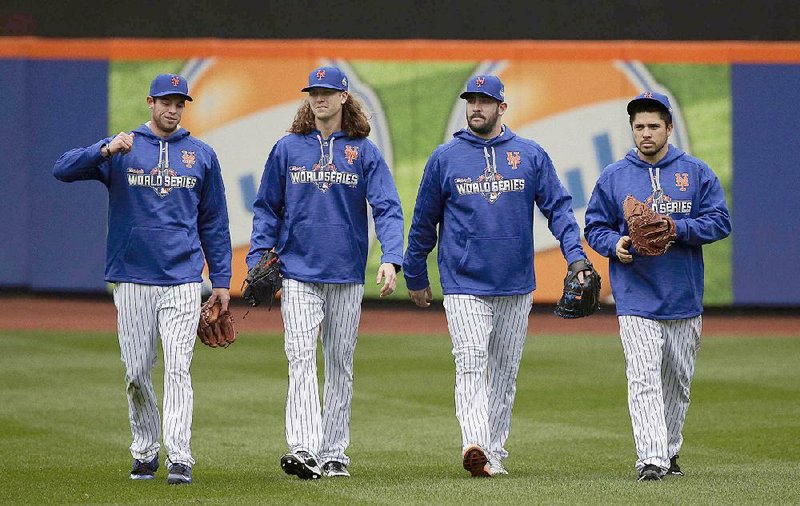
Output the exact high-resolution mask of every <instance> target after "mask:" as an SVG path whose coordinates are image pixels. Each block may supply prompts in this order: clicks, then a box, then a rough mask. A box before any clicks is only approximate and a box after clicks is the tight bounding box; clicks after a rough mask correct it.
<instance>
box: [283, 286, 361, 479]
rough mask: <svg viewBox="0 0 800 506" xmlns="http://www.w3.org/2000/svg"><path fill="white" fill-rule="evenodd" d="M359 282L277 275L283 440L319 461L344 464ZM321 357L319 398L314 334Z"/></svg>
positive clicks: (351, 388) (357, 314)
mask: <svg viewBox="0 0 800 506" xmlns="http://www.w3.org/2000/svg"><path fill="white" fill-rule="evenodd" d="M363 296H364V285H363V284H327V283H304V282H301V281H296V280H293V279H284V280H283V295H282V298H281V315H282V316H283V322H284V329H285V341H284V349H285V351H286V358H287V359H288V361H289V388H288V394H287V398H286V442H287V443H288V445H289V449H290V451H292V452H295V451H298V450H305V451H308V452H310V453H312V454H313V455H315V456H318V458H319V461H320V462H323V463H324V462H328V461H331V460H335V461H338V462H342V463H344V464H349V463H350V459H349V457H348V456H347V455H346V454H345V450H346V449H347V447H348V445H349V444H350V406H351V402H352V398H353V353H354V351H355V347H356V341H357V338H358V323H359V321H360V319H361V300H362V298H363ZM318 338H319V339H321V341H322V353H323V357H324V360H325V384H324V387H323V404H322V407H321V408H320V400H319V383H318V380H317V362H316V354H317V339H318Z"/></svg>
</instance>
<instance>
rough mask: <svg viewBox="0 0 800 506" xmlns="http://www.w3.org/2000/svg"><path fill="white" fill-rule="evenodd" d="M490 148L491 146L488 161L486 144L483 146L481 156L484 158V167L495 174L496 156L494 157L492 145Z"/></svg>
mask: <svg viewBox="0 0 800 506" xmlns="http://www.w3.org/2000/svg"><path fill="white" fill-rule="evenodd" d="M491 148H492V159H491V161H489V150H488V149H486V146H484V147H483V158H484V159H485V160H486V169H487V170H488V171H489V172H491V173H492V174H497V158H496V157H495V153H494V146H491Z"/></svg>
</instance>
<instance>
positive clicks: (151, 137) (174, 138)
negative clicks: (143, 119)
mask: <svg viewBox="0 0 800 506" xmlns="http://www.w3.org/2000/svg"><path fill="white" fill-rule="evenodd" d="M148 123H149V121H148V122H147V123H142V124H141V125H139V127H138V128H137V129H136V130H134V131H133V133H135V134H136V137H138V138H143V139H146V140H147V142H150V143H151V144H158V143H159V141H166V142H178V141H179V140H181V139H183V138H184V137H188V136H189V131H188V130H186V129H185V128H183V127H182V126H180V125H178V129H177V130H175V133H173V134H172V135H170V136H169V137H167V138H166V139H164V138H163V137H159V136H158V135H156V134H154V133H153V131H152V130H150V127H149V126H148Z"/></svg>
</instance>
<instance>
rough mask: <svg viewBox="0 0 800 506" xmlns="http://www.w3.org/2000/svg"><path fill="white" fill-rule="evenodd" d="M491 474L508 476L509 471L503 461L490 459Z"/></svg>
mask: <svg viewBox="0 0 800 506" xmlns="http://www.w3.org/2000/svg"><path fill="white" fill-rule="evenodd" d="M489 473H491V475H492V476H498V475H501V474H508V470H507V469H506V468H505V466H503V463H502V462H501V461H499V460H494V459H489Z"/></svg>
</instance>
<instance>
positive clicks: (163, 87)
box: [150, 74, 192, 102]
mask: <svg viewBox="0 0 800 506" xmlns="http://www.w3.org/2000/svg"><path fill="white" fill-rule="evenodd" d="M166 95H181V96H184V97H186V100H189V101H190V102H191V100H192V97H190V96H189V83H188V82H186V78H184V77H183V76H179V75H178V74H158V75H157V76H156V78H155V79H153V82H152V83H150V96H151V97H163V96H166Z"/></svg>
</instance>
